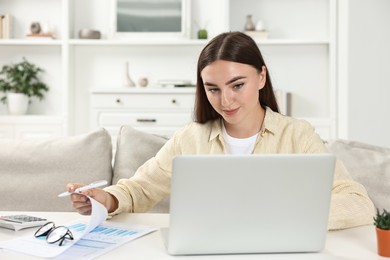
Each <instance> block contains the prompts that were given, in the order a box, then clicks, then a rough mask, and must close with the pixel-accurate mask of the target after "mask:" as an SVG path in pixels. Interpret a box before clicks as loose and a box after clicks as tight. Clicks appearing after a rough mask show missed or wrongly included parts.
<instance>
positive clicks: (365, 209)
mask: <svg viewBox="0 0 390 260" xmlns="http://www.w3.org/2000/svg"><path fill="white" fill-rule="evenodd" d="M327 152H328V151H327V149H326V147H325V145H324V143H323V141H322V140H321V138H320V137H319V136H318V135H317V134H316V133H315V131H314V128H313V127H312V126H311V125H310V124H309V123H308V122H306V121H304V120H298V119H294V118H292V117H287V116H283V115H281V114H279V113H275V112H273V111H272V110H271V109H269V108H267V109H266V114H265V118H264V122H263V126H262V129H261V130H260V134H259V135H258V138H257V140H256V144H255V148H254V151H253V153H254V154H264V153H327ZM181 154H225V148H224V140H223V138H222V128H221V121H220V120H216V121H211V122H208V123H206V124H198V123H194V122H193V123H189V124H188V125H186V126H185V127H183V128H182V129H180V130H178V131H177V132H176V133H175V134H174V136H173V137H172V138H171V139H170V140H169V141H168V142H167V143H166V144H165V145H164V146H163V147H162V148H161V150H160V151H159V152H158V153H157V154H156V156H155V157H153V158H151V159H150V160H148V161H147V162H146V163H145V164H144V165H142V166H141V167H140V168H139V169H138V170H137V172H136V173H135V175H134V176H133V177H132V178H129V179H122V180H120V181H119V182H118V184H117V185H113V186H110V187H107V188H105V190H106V191H107V192H109V193H111V194H112V195H114V196H115V197H116V198H117V199H118V203H119V207H118V209H117V210H116V211H115V212H113V213H111V214H110V215H115V214H119V213H121V212H146V211H148V210H149V209H151V208H152V207H153V206H154V205H155V204H157V203H158V202H159V201H160V200H161V199H162V198H164V197H166V196H168V195H169V193H170V180H171V171H172V159H173V157H175V156H176V155H181ZM129 160H131V158H129ZM199 192H202V191H201V189H200V190H199ZM374 213H375V211H374V205H373V203H372V202H371V200H370V199H369V197H368V195H367V192H366V190H365V188H364V187H363V186H362V185H361V184H359V183H357V182H356V181H354V180H352V178H351V177H350V175H349V173H348V172H347V170H346V169H345V167H344V165H343V164H342V162H340V161H339V160H338V161H337V163H336V169H335V176H334V184H333V189H332V200H331V208H330V215H329V224H328V229H330V230H335V229H343V228H349V227H354V226H359V225H367V224H372V217H373V215H374Z"/></svg>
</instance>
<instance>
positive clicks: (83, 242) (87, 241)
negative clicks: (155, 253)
mask: <svg viewBox="0 0 390 260" xmlns="http://www.w3.org/2000/svg"><path fill="white" fill-rule="evenodd" d="M68 228H69V229H70V230H71V231H72V233H73V234H76V233H82V232H83V231H84V230H85V228H86V224H84V223H74V224H72V225H69V226H68ZM155 230H156V229H155V228H151V227H126V228H122V227H118V226H112V225H108V224H102V225H99V226H97V227H96V228H94V229H93V230H92V231H91V232H89V233H88V234H86V235H84V236H83V237H82V238H81V239H80V240H79V241H77V243H76V244H74V245H73V246H72V247H71V248H69V249H68V250H66V251H65V252H64V253H63V254H61V255H60V256H59V257H58V258H57V259H70V258H72V259H93V258H95V257H97V256H99V255H102V254H104V253H106V252H108V251H110V250H112V249H114V248H116V247H118V246H120V245H123V244H124V243H127V242H129V241H131V240H134V239H136V238H138V237H141V236H143V235H146V234H148V233H151V232H153V231H155Z"/></svg>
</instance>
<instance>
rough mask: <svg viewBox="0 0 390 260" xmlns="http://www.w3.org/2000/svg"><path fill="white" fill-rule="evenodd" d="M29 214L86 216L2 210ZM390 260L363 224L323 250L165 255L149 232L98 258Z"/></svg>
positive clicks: (156, 220)
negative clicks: (378, 248) (292, 252)
mask: <svg viewBox="0 0 390 260" xmlns="http://www.w3.org/2000/svg"><path fill="white" fill-rule="evenodd" d="M24 213H27V214H30V215H34V216H38V217H43V218H47V219H49V220H52V221H54V222H55V223H56V224H57V225H60V224H65V223H68V222H71V221H73V220H77V219H82V218H87V217H85V216H81V215H79V214H77V213H73V212H4V211H3V212H1V211H0V215H6V214H24ZM110 221H112V222H118V223H121V224H126V225H129V226H134V225H148V226H153V227H156V228H161V227H167V226H168V225H169V215H168V214H121V215H118V216H116V217H114V218H113V219H111V220H110ZM35 230H36V228H30V229H25V230H20V231H17V232H15V231H13V230H8V229H4V228H0V241H4V240H8V239H13V238H17V237H19V236H24V235H27V234H31V235H33V233H34V232H35ZM193 258H198V259H202V260H208V259H354V260H355V259H362V260H363V259H364V260H367V259H389V258H383V257H380V256H379V255H378V254H377V249H376V236H375V229H374V226H363V227H358V228H352V229H346V230H342V231H332V232H329V233H328V236H327V242H326V246H325V250H324V251H323V252H321V253H308V254H249V255H208V256H178V257H177V256H176V257H174V256H170V255H168V254H167V252H166V249H165V246H164V243H163V240H162V237H161V233H160V231H157V232H154V233H151V234H149V235H146V236H144V237H141V238H139V239H137V240H134V241H131V242H129V243H127V244H125V245H123V246H121V247H119V248H117V249H114V250H113V251H111V252H109V253H107V254H105V255H103V256H102V257H100V258H99V259H110V260H112V259H137V260H138V259H193ZM0 259H7V260H8V259H18V260H19V259H38V258H36V257H31V256H26V255H22V254H16V253H9V252H4V251H2V250H0Z"/></svg>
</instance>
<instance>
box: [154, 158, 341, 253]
mask: <svg viewBox="0 0 390 260" xmlns="http://www.w3.org/2000/svg"><path fill="white" fill-rule="evenodd" d="M334 169H335V156H334V155H332V154H268V155H183V156H178V157H175V158H174V160H173V170H172V186H171V202H170V226H169V229H168V230H165V231H162V232H163V236H165V239H167V240H166V246H167V251H168V253H169V254H171V255H198V254H246V253H292V252H319V251H321V250H322V249H323V248H324V245H325V240H326V234H327V225H328V215H329V208H330V198H331V190H332V184H333V175H334Z"/></svg>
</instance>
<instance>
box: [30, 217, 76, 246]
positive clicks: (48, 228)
mask: <svg viewBox="0 0 390 260" xmlns="http://www.w3.org/2000/svg"><path fill="white" fill-rule="evenodd" d="M34 236H35V237H42V236H46V241H47V242H48V243H49V244H53V243H56V242H58V241H60V244H59V245H60V246H61V245H62V244H63V242H64V240H65V239H70V240H73V235H72V232H70V230H69V229H68V228H67V227H64V226H59V227H55V224H54V223H53V222H48V223H46V224H45V225H43V226H42V227H40V228H39V229H38V230H37V231H36V232H35V234H34Z"/></svg>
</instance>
